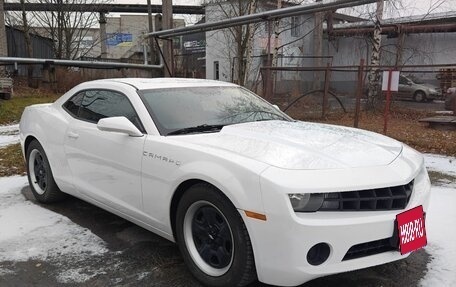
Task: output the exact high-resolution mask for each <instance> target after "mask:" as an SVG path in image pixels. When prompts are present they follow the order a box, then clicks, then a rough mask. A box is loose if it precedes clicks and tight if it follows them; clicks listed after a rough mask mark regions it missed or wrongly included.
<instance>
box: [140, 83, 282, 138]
mask: <svg viewBox="0 0 456 287" xmlns="http://www.w3.org/2000/svg"><path fill="white" fill-rule="evenodd" d="M139 93H140V95H141V96H142V98H143V100H144V102H145V104H146V106H147V108H148V110H149V113H150V114H151V116H152V118H153V119H154V121H155V124H156V125H157V128H158V129H159V131H160V133H161V134H163V135H172V134H184V133H199V132H217V131H219V130H220V129H221V128H222V127H223V126H226V125H232V124H238V123H245V122H253V121H266V120H283V121H290V120H291V118H289V117H288V116H287V115H286V114H284V113H282V112H281V111H279V110H278V109H276V108H275V107H274V106H272V105H271V104H269V103H268V102H266V101H264V100H263V99H261V98H260V97H258V96H257V95H255V94H253V93H252V92H250V91H248V90H246V89H244V88H241V87H185V88H167V89H151V90H142V91H140V92H139Z"/></svg>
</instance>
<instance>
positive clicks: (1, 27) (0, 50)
mask: <svg viewBox="0 0 456 287" xmlns="http://www.w3.org/2000/svg"><path fill="white" fill-rule="evenodd" d="M3 3H4V1H3V0H0V57H6V56H8V44H7V42H6V30H5V13H4V10H3ZM4 67H5V66H0V76H2V74H6V70H5V68H4Z"/></svg>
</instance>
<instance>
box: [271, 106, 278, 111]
mask: <svg viewBox="0 0 456 287" xmlns="http://www.w3.org/2000/svg"><path fill="white" fill-rule="evenodd" d="M272 106H273V107H274V108H276V109H277V110H279V111H280V108H279V106H278V105H272Z"/></svg>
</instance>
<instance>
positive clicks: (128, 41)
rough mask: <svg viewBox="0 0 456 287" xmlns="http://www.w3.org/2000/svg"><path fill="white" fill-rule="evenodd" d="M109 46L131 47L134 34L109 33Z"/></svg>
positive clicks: (107, 41)
mask: <svg viewBox="0 0 456 287" xmlns="http://www.w3.org/2000/svg"><path fill="white" fill-rule="evenodd" d="M106 36H107V39H106V44H107V45H108V46H120V47H130V46H132V45H133V35H132V34H130V33H107V35H106Z"/></svg>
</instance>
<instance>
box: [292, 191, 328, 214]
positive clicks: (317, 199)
mask: <svg viewBox="0 0 456 287" xmlns="http://www.w3.org/2000/svg"><path fill="white" fill-rule="evenodd" d="M288 197H289V198H290V202H291V206H292V207H293V209H294V211H296V212H314V211H317V210H318V209H320V207H321V205H322V204H323V200H324V194H322V193H293V194H289V195H288Z"/></svg>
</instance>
